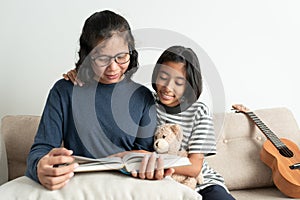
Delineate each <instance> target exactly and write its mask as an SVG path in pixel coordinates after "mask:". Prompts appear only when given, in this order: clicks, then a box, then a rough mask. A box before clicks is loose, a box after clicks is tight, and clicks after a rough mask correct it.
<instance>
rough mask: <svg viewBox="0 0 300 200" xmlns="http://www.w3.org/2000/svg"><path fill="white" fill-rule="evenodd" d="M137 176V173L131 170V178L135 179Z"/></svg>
mask: <svg viewBox="0 0 300 200" xmlns="http://www.w3.org/2000/svg"><path fill="white" fill-rule="evenodd" d="M137 174H138V173H137V171H136V170H132V171H131V176H133V177H135V178H136V177H137Z"/></svg>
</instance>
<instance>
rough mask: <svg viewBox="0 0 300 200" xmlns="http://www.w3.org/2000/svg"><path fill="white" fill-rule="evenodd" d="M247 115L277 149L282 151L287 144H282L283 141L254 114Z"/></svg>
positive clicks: (248, 113)
mask: <svg viewBox="0 0 300 200" xmlns="http://www.w3.org/2000/svg"><path fill="white" fill-rule="evenodd" d="M246 114H247V115H248V116H249V117H250V118H251V120H252V121H253V122H254V123H255V124H256V125H257V127H258V128H259V129H260V130H261V132H263V134H264V135H265V136H266V137H267V138H268V139H269V140H270V141H271V142H272V143H273V145H274V146H275V147H276V148H277V149H281V148H282V147H284V146H285V144H284V143H282V142H281V140H280V139H279V138H278V137H277V136H276V135H275V134H274V133H273V132H272V131H271V130H270V129H269V128H268V127H267V126H266V125H265V124H264V123H263V122H262V121H261V120H260V119H259V118H258V117H257V116H256V115H255V114H254V113H253V112H246Z"/></svg>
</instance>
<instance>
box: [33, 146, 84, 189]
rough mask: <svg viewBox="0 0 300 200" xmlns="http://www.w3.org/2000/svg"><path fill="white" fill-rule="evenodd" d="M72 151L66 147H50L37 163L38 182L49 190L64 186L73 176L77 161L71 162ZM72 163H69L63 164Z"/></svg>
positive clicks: (72, 159)
mask: <svg viewBox="0 0 300 200" xmlns="http://www.w3.org/2000/svg"><path fill="white" fill-rule="evenodd" d="M72 154H73V152H72V151H70V150H68V149H66V148H55V149H52V150H51V151H50V152H49V153H48V154H46V155H45V156H44V157H42V158H41V159H40V160H39V162H38V164H37V176H38V179H39V181H40V183H41V184H42V185H43V186H44V187H45V188H47V189H49V190H57V189H60V188H62V187H64V186H65V185H66V184H67V183H68V182H69V180H70V178H71V177H73V176H74V169H75V168H76V167H77V166H78V164H77V163H72V162H73V161H74V158H73V156H72ZM67 163H72V164H69V165H64V164H67Z"/></svg>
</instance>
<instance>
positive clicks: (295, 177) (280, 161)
mask: <svg viewBox="0 0 300 200" xmlns="http://www.w3.org/2000/svg"><path fill="white" fill-rule="evenodd" d="M232 108H233V109H234V110H236V112H242V113H244V114H246V115H247V116H248V117H250V119H251V120H252V121H253V122H254V123H255V124H256V126H257V127H258V128H259V129H260V130H261V131H262V133H263V134H264V135H265V136H266V137H267V139H268V140H266V141H265V142H264V144H263V147H262V149H261V152H260V159H261V160H262V161H263V162H264V163H265V164H266V165H267V166H268V167H270V168H271V169H272V175H273V182H274V184H275V185H276V187H277V188H278V189H279V190H280V191H281V192H282V193H283V194H285V195H286V196H288V197H293V198H300V151H299V148H298V146H297V145H296V144H295V143H293V142H292V141H290V140H288V139H285V138H280V139H279V138H278V137H277V136H276V135H275V134H274V133H273V132H272V131H271V130H270V129H269V128H268V127H267V126H266V125H265V124H264V123H263V122H262V121H261V120H260V119H259V118H258V117H257V116H256V115H255V114H254V113H253V112H251V111H249V109H248V108H246V107H244V106H243V105H241V104H235V105H233V106H232Z"/></svg>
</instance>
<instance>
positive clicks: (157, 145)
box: [154, 123, 202, 190]
mask: <svg viewBox="0 0 300 200" xmlns="http://www.w3.org/2000/svg"><path fill="white" fill-rule="evenodd" d="M182 139H183V132H182V129H181V127H180V126H179V125H178V124H171V123H167V124H163V125H160V126H158V127H157V129H156V132H155V137H154V149H155V151H156V152H157V153H159V154H171V155H178V156H184V157H187V152H186V151H185V150H180V146H181V141H182ZM171 177H172V178H173V179H174V180H175V181H177V182H179V183H182V184H184V185H186V186H188V187H190V188H192V189H193V190H194V189H195V187H196V184H197V183H199V184H201V183H202V174H201V173H200V174H199V175H198V177H196V178H194V177H188V176H184V175H180V174H173V175H172V176H171Z"/></svg>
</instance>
